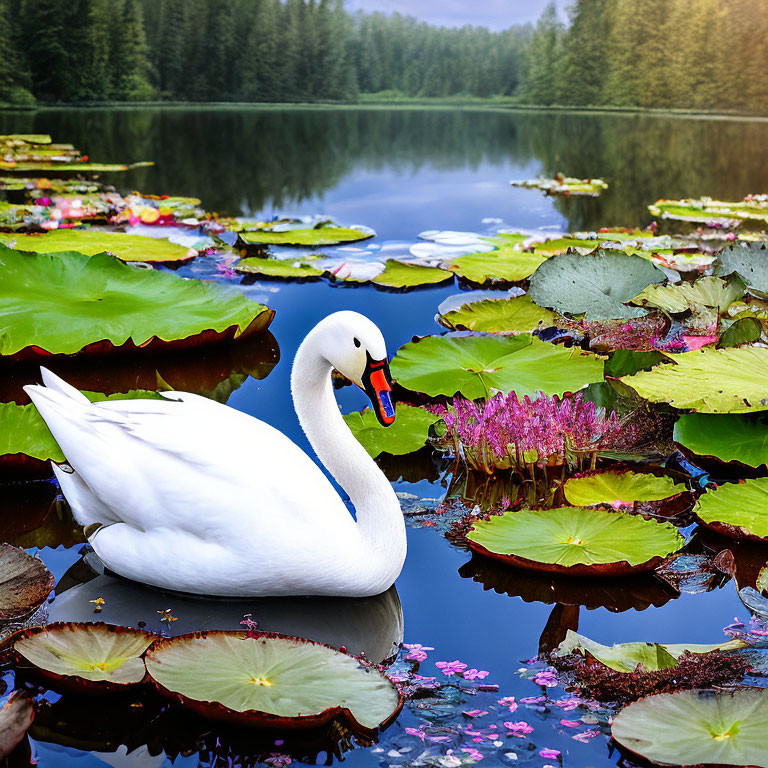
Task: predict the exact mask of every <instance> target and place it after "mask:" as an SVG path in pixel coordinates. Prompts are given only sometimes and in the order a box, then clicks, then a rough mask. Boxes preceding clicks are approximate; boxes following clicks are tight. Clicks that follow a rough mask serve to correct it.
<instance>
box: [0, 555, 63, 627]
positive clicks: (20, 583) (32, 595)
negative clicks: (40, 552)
mask: <svg viewBox="0 0 768 768" xmlns="http://www.w3.org/2000/svg"><path fill="white" fill-rule="evenodd" d="M54 585H55V580H54V578H53V574H52V573H51V572H50V571H49V570H48V569H47V568H46V567H45V564H44V563H43V561H42V560H40V559H38V558H36V557H32V556H31V555H28V554H27V553H26V552H25V551H24V550H23V549H19V548H18V547H12V546H11V545H10V544H0V621H18V620H19V619H22V618H24V617H25V616H29V615H30V614H31V613H34V612H35V611H36V610H37V609H38V608H39V607H40V606H41V605H42V604H43V603H44V602H45V600H46V598H47V597H48V595H50V594H51V591H52V590H53V587H54Z"/></svg>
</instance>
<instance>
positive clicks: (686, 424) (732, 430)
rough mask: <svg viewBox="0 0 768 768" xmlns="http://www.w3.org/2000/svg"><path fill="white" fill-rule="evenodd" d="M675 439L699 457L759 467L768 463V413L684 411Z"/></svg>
mask: <svg viewBox="0 0 768 768" xmlns="http://www.w3.org/2000/svg"><path fill="white" fill-rule="evenodd" d="M675 442H677V443H679V444H680V445H682V446H683V447H684V448H687V449H688V450H689V451H693V453H695V454H698V455H699V456H714V457H716V458H718V459H720V460H721V461H739V462H741V463H742V464H747V465H748V466H750V467H760V466H762V465H763V464H768V414H766V413H755V414H739V413H718V414H714V413H684V414H683V415H682V416H680V418H679V419H678V420H677V423H676V424H675Z"/></svg>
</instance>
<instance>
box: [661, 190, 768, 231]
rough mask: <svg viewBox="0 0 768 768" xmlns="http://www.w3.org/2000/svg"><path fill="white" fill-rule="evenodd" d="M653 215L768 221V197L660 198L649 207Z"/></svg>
mask: <svg viewBox="0 0 768 768" xmlns="http://www.w3.org/2000/svg"><path fill="white" fill-rule="evenodd" d="M648 210H649V211H650V213H651V216H658V217H660V218H662V219H673V220H676V221H691V222H695V223H702V224H714V225H720V226H722V225H726V226H727V225H729V224H730V223H731V222H733V223H735V224H738V223H739V222H740V221H757V222H768V199H767V198H766V197H765V195H750V196H749V197H747V198H745V199H744V200H741V201H738V202H726V201H724V200H713V199H712V198H711V197H702V198H699V199H683V200H664V199H662V200H657V201H656V202H655V203H653V204H652V205H649V206H648Z"/></svg>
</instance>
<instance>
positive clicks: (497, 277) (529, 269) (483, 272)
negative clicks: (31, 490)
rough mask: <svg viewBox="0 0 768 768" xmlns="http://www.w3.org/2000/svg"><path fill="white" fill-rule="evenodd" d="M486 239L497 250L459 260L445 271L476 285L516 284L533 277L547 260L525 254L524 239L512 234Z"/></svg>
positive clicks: (541, 255) (535, 254)
mask: <svg viewBox="0 0 768 768" xmlns="http://www.w3.org/2000/svg"><path fill="white" fill-rule="evenodd" d="M483 239H484V240H487V241H488V242H489V243H492V244H493V245H495V246H496V250H495V251H485V252H481V253H471V254H469V255H468V256H460V257H459V258H457V259H454V260H453V261H451V262H449V264H448V265H447V266H446V269H450V270H451V271H452V272H454V273H455V274H456V275H458V276H459V277H463V278H464V279H466V280H471V281H472V282H473V283H484V282H486V281H490V282H497V281H501V282H511V283H514V282H518V281H520V280H525V279H526V278H528V277H530V276H531V275H532V274H533V273H534V272H535V271H536V268H537V267H538V266H539V265H540V264H541V263H542V262H544V261H546V260H547V258H548V257H547V255H546V254H540V253H534V252H532V251H525V250H523V245H522V244H523V242H524V241H525V235H521V234H518V233H509V234H501V235H495V236H494V237H486V238H483Z"/></svg>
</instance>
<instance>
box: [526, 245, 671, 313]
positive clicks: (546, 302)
mask: <svg viewBox="0 0 768 768" xmlns="http://www.w3.org/2000/svg"><path fill="white" fill-rule="evenodd" d="M665 279H666V277H665V275H664V273H663V272H662V271H661V270H659V269H657V268H656V267H654V266H653V264H651V263H650V262H649V261H647V260H646V259H643V258H641V257H639V256H633V255H631V254H628V253H622V252H621V251H608V250H597V251H595V252H594V253H589V254H587V255H585V256H581V255H579V254H577V253H573V252H569V253H563V254H560V255H559V256H553V257H552V258H551V259H549V260H548V261H546V262H544V263H543V264H542V265H541V266H540V267H539V268H538V269H537V270H536V272H535V273H534V275H533V277H531V287H530V291H529V293H530V296H531V298H532V299H533V300H534V301H535V302H536V303H537V304H538V305H539V306H541V307H551V308H553V309H556V310H557V311H558V312H560V313H561V314H566V313H567V314H574V315H581V314H583V315H584V319H585V320H613V319H621V318H631V317H641V316H643V315H645V314H646V312H645V310H643V309H640V308H638V307H628V306H625V304H626V302H628V301H631V300H632V299H634V298H635V296H637V295H638V294H639V293H640V292H641V291H642V290H643V289H644V288H645V287H646V286H648V285H650V284H651V283H661V282H663V281H664V280H665Z"/></svg>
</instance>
